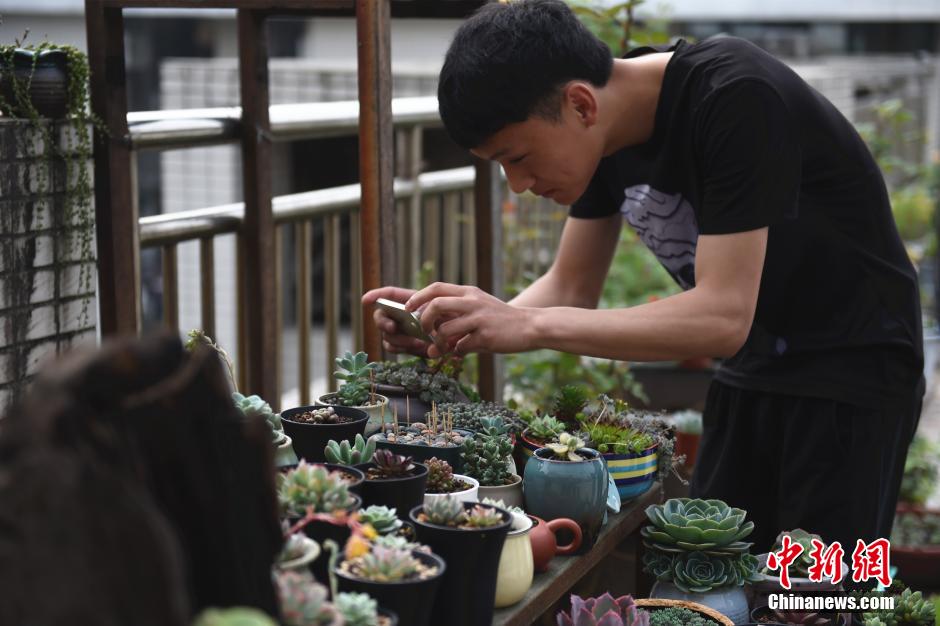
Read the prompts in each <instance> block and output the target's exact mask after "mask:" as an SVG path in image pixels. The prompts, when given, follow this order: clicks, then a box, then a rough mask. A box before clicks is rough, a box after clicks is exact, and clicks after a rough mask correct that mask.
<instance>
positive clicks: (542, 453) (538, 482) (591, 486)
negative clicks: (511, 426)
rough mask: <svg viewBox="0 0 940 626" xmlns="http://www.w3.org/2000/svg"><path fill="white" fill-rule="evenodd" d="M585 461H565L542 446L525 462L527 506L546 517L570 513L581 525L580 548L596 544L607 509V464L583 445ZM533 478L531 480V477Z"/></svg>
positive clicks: (529, 510)
mask: <svg viewBox="0 0 940 626" xmlns="http://www.w3.org/2000/svg"><path fill="white" fill-rule="evenodd" d="M578 454H580V455H581V456H583V457H584V458H585V460H584V461H561V460H555V459H553V458H552V451H551V450H550V449H548V448H540V449H538V450H536V451H535V454H533V455H532V456H530V457H529V460H528V461H526V466H525V509H526V512H527V513H529V514H530V515H534V516H536V517H540V518H542V519H544V520H546V521H550V520H553V519H558V518H561V517H567V518H570V519H572V520H574V521H575V522H577V523H578V526H580V527H581V533H582V535H583V541H582V544H581V548H580V550H579V553H580V552H586V551H587V550H589V549H590V548H591V546H593V545H594V542H595V541H596V540H597V535H598V534H599V533H600V529H601V524H602V523H603V521H604V513H605V511H606V509H607V485H608V482H607V466H606V465H605V464H604V459H603V458H602V457H601V455H600V453H598V452H597V451H596V450H590V449H588V448H581V449H580V450H578ZM530 480H531V481H532V482H529V481H530Z"/></svg>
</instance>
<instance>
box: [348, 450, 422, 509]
mask: <svg viewBox="0 0 940 626" xmlns="http://www.w3.org/2000/svg"><path fill="white" fill-rule="evenodd" d="M414 466H415V468H414V470H413V471H412V473H411V475H409V476H405V477H403V478H389V479H385V480H369V478H368V475H369V469H370V468H373V467H375V463H371V462H370V463H360V464H359V465H356V469H358V470H359V471H361V472H362V473H363V474H364V475H365V476H366V480H365V481H364V482H363V483H362V487H361V493H362V502H363V504H364V506H373V505H376V506H387V507H389V508H393V509H395V511H396V513H397V515H398V517H399V518H400V519H402V520H407V519H408V511H410V510H411V509H413V508H414V507H416V506H418V505H419V504H421V503H422V502H424V490H425V488H426V487H427V484H428V468H427V466H426V465H423V464H421V463H415V464H414Z"/></svg>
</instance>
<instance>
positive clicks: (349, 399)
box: [316, 351, 388, 436]
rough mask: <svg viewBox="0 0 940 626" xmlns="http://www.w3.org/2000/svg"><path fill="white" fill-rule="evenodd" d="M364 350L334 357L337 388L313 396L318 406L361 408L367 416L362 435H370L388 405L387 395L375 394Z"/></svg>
mask: <svg viewBox="0 0 940 626" xmlns="http://www.w3.org/2000/svg"><path fill="white" fill-rule="evenodd" d="M368 359H369V357H368V355H366V353H365V352H357V353H356V354H353V353H352V352H348V351H347V352H346V353H345V354H344V355H343V356H341V357H336V371H335V372H334V373H333V375H334V376H335V377H336V379H337V380H342V381H344V382H343V384H342V385H341V386H340V388H339V390H338V391H335V392H332V393H326V394H323V395H322V396H320V397H319V398H317V402H316V404H317V405H318V406H345V407H352V408H355V409H359V410H360V411H365V412H366V413H367V414H368V415H369V421H368V422H367V423H366V428H365V434H366V436H368V435H371V434H372V433H375V432H376V431H378V430H379V428H380V427H381V425H382V422H383V421H384V417H385V411H386V409H387V408H388V398H386V397H385V396H383V395H381V394H377V393H375V382H374V380H373V379H374V375H375V371H374V370H375V363H369V361H368Z"/></svg>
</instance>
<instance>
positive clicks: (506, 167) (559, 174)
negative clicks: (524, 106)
mask: <svg viewBox="0 0 940 626" xmlns="http://www.w3.org/2000/svg"><path fill="white" fill-rule="evenodd" d="M595 134H596V133H593V134H592V132H591V127H590V126H586V125H585V124H583V123H582V122H581V120H580V119H579V117H578V113H577V112H576V111H575V110H573V109H571V108H569V107H567V106H564V105H563V106H562V111H561V118H560V119H559V120H557V121H552V120H546V119H544V118H541V117H538V116H532V117H530V118H529V119H527V120H526V121H524V122H520V123H517V124H510V125H509V126H506V127H505V128H503V129H501V130H500V131H499V132H497V133H496V134H494V135H492V136H491V137H490V138H489V139H487V140H486V141H485V142H484V143H483V144H481V145H480V146H478V147H477V148H474V149H473V150H471V152H472V153H473V154H475V155H476V156H478V157H480V158H483V159H487V160H491V161H497V162H498V163H499V164H500V165H501V166H502V167H503V171H505V172H506V178H507V180H508V182H509V188H510V189H512V191H513V192H515V193H522V192H524V191H531V192H533V193H535V194H537V195H540V196H544V197H547V198H551V199H552V200H554V201H555V202H557V203H558V204H571V203H573V202H574V201H575V200H577V199H578V198H579V197H581V194H583V193H584V190H585V189H586V188H587V186H588V183H589V182H590V180H591V177H592V176H593V175H594V170H595V169H596V168H597V164H598V162H599V161H600V157H601V148H600V146H599V145H598V144H597V140H596V138H595V136H594V135H595Z"/></svg>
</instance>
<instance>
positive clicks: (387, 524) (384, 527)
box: [356, 504, 404, 535]
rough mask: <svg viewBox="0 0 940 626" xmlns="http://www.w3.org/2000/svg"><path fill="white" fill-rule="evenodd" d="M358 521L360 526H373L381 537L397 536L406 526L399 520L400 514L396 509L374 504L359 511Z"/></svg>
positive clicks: (357, 514)
mask: <svg viewBox="0 0 940 626" xmlns="http://www.w3.org/2000/svg"><path fill="white" fill-rule="evenodd" d="M356 519H357V520H358V521H359V523H360V524H368V525H369V526H371V527H372V529H373V530H374V531H375V532H376V533H378V534H379V535H392V534H395V533H397V532H398V531H399V529H401V527H402V526H403V525H404V522H402V521H401V520H400V519H398V513H397V512H396V511H395V509H390V508H388V507H387V506H377V505H374V504H373V505H372V506H368V507H366V508H364V509H361V510H359V511H358V512H357V513H356Z"/></svg>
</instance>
